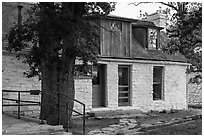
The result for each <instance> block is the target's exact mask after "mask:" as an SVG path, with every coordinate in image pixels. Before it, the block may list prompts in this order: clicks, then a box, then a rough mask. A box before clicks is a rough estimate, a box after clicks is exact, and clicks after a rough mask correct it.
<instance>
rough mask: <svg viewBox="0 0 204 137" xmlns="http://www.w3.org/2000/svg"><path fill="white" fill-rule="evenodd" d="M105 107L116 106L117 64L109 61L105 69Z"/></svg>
mask: <svg viewBox="0 0 204 137" xmlns="http://www.w3.org/2000/svg"><path fill="white" fill-rule="evenodd" d="M106 81H107V82H106V83H107V84H106V107H108V108H117V107H118V64H117V63H114V62H110V63H108V64H107V70H106Z"/></svg>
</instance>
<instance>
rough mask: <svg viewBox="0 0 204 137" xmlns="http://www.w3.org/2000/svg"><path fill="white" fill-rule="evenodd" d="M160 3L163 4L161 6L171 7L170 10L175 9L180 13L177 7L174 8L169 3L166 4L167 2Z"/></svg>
mask: <svg viewBox="0 0 204 137" xmlns="http://www.w3.org/2000/svg"><path fill="white" fill-rule="evenodd" d="M158 3H161V4H163V5H166V6H168V7H170V8H173V9H175V10H176V11H178V8H177V7H175V6H173V5H171V4H169V3H165V2H158Z"/></svg>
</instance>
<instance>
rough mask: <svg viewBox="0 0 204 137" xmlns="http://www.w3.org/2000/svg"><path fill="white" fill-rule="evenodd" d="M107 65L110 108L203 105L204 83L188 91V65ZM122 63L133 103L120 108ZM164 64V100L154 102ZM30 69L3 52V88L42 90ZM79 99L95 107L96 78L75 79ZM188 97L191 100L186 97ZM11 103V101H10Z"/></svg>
mask: <svg viewBox="0 0 204 137" xmlns="http://www.w3.org/2000/svg"><path fill="white" fill-rule="evenodd" d="M102 64H106V67H105V69H106V71H105V75H106V77H105V80H106V86H105V90H106V107H107V108H109V109H122V108H124V109H141V110H159V109H171V108H175V109H183V108H186V107H187V102H188V103H189V104H192V103H194V104H201V103H202V97H201V96H202V95H201V85H200V87H198V86H197V85H193V86H192V85H191V87H192V89H191V88H189V86H188V92H189V94H190V95H188V97H187V94H186V74H185V69H186V66H185V65H178V64H168V63H165V62H161V63H160V62H155V63H154V62H151V63H144V62H142V63H138V62H133V61H132V62H131V61H130V62H121V61H119V62H117V61H108V62H103V63H102ZM118 65H129V66H130V71H131V75H130V76H131V77H130V79H131V80H130V85H131V86H130V91H131V92H130V98H131V101H130V106H129V107H118ZM158 65H161V66H163V67H164V72H165V73H164V74H165V76H164V87H165V88H164V99H163V100H158V101H153V97H152V92H153V66H158ZM27 69H28V66H27V65H26V64H23V63H22V61H21V60H17V59H16V57H15V55H14V54H9V53H6V52H3V56H2V89H5V90H23V91H29V90H34V89H35V90H41V83H40V81H38V78H37V77H35V78H30V79H28V78H26V77H25V76H24V75H23V72H24V71H25V70H27ZM75 91H76V92H75V93H76V94H75V98H76V99H77V100H79V101H81V102H83V103H85V104H86V111H90V110H92V79H91V78H89V79H75ZM3 97H11V98H17V93H13V94H8V93H4V94H3ZM21 97H22V99H24V100H34V101H40V95H30V94H29V93H28V94H22V95H21ZM186 98H188V100H186ZM7 102H8V101H7ZM74 108H75V109H76V110H79V111H80V112H82V106H81V105H79V104H78V103H75V105H74ZM39 109H40V107H37V106H35V107H34V106H26V107H23V108H22V111H24V112H26V113H30V114H33V113H35V112H39ZM4 110H7V111H15V112H16V111H17V107H5V108H4Z"/></svg>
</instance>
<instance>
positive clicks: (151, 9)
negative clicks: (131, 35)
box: [111, 2, 166, 19]
mask: <svg viewBox="0 0 204 137" xmlns="http://www.w3.org/2000/svg"><path fill="white" fill-rule="evenodd" d="M130 3H131V2H117V4H116V8H115V11H113V12H111V14H113V15H117V16H122V17H128V18H134V19H138V18H139V15H140V10H141V11H142V13H145V12H147V13H148V14H152V13H155V12H156V11H157V10H159V6H161V7H162V9H165V7H166V6H164V5H162V4H159V3H157V4H155V3H148V4H140V5H138V6H135V5H133V4H130Z"/></svg>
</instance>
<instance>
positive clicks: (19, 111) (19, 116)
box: [18, 91, 21, 119]
mask: <svg viewBox="0 0 204 137" xmlns="http://www.w3.org/2000/svg"><path fill="white" fill-rule="evenodd" d="M20 100H21V94H20V91H18V119H20V118H21V114H20V113H21V106H20V105H21V104H20Z"/></svg>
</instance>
